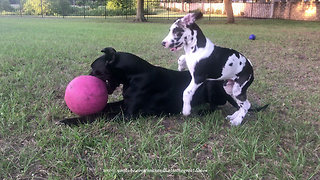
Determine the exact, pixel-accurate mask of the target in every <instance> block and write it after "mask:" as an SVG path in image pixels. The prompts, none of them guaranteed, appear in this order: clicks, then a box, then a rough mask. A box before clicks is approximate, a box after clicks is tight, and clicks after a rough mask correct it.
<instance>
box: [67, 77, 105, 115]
mask: <svg viewBox="0 0 320 180" xmlns="http://www.w3.org/2000/svg"><path fill="white" fill-rule="evenodd" d="M64 100H65V102H66V104H67V106H68V107H69V109H70V110H71V111H72V112H73V113H75V114H77V115H79V116H85V115H90V114H94V113H98V112H100V111H101V110H103V109H104V107H105V106H106V105H107V101H108V93H107V87H106V84H105V82H103V81H102V80H100V79H99V78H96V77H94V76H89V75H82V76H78V77H76V78H74V79H73V80H72V81H71V82H70V83H69V84H68V86H67V88H66V92H65V96H64Z"/></svg>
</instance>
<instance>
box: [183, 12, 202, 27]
mask: <svg viewBox="0 0 320 180" xmlns="http://www.w3.org/2000/svg"><path fill="white" fill-rule="evenodd" d="M202 16H203V14H202V12H201V11H197V12H194V13H189V14H187V15H185V16H184V17H183V18H182V19H181V22H182V23H183V24H184V25H186V26H188V25H190V24H193V23H195V21H196V20H198V19H200V18H202Z"/></svg>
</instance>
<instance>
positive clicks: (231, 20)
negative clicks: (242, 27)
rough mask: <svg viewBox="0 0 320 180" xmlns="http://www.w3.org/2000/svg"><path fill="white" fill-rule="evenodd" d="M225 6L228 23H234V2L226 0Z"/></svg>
mask: <svg viewBox="0 0 320 180" xmlns="http://www.w3.org/2000/svg"><path fill="white" fill-rule="evenodd" d="M223 2H224V7H225V8H226V11H227V22H228V23H234V16H233V9H232V3H231V0H224V1H223Z"/></svg>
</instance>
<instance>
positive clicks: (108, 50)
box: [101, 47, 117, 64]
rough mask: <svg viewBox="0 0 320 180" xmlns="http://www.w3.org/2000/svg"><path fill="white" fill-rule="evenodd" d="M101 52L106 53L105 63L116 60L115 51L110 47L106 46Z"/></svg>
mask: <svg viewBox="0 0 320 180" xmlns="http://www.w3.org/2000/svg"><path fill="white" fill-rule="evenodd" d="M101 52H103V53H105V55H106V58H107V60H106V64H112V63H113V62H114V61H115V60H116V53H117V51H116V50H115V49H113V48H112V47H106V48H104V49H102V50H101Z"/></svg>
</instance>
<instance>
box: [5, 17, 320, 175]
mask: <svg viewBox="0 0 320 180" xmlns="http://www.w3.org/2000/svg"><path fill="white" fill-rule="evenodd" d="M171 22H172V21H171V20H170V21H164V20H151V22H150V23H143V24H136V23H132V22H129V21H125V20H121V21H120V22H117V21H116V20H112V19H108V20H104V19H85V20H84V19H69V18H67V19H54V18H52V19H50V18H46V19H40V18H26V17H23V18H16V17H0V84H1V86H0V179H32V178H35V179H37V178H44V179H86V178H87V179H94V178H103V179H121V178H123V179H319V178H320V173H319V172H320V131H319V125H320V120H319V117H320V111H319V102H320V89H319V85H320V80H319V74H320V68H319V62H320V54H319V50H320V49H319V47H320V41H319V37H320V28H319V23H318V22H300V21H284V20H246V19H237V23H236V24H233V25H230V24H225V23H224V20H214V21H206V20H203V21H201V22H200V23H199V25H200V27H201V28H202V29H203V31H204V33H205V34H206V36H208V37H209V38H210V39H211V40H212V41H213V42H214V43H216V44H217V45H221V46H225V47H230V48H234V49H237V50H239V51H240V52H242V53H243V54H245V55H246V56H247V57H248V58H249V59H250V60H251V61H252V62H253V64H254V68H255V77H256V79H255V82H254V83H253V85H252V86H251V88H250V89H249V100H250V101H251V102H252V104H254V105H259V104H260V105H262V104H265V103H270V107H269V108H268V109H267V110H265V111H263V112H259V113H251V114H250V115H248V116H246V118H245V119H246V122H245V123H244V124H243V125H241V126H239V127H231V126H230V125H229V124H228V122H227V121H226V120H225V119H224V117H225V116H226V115H228V114H230V113H232V112H233V111H234V109H233V108H232V107H231V106H230V105H226V106H223V107H221V108H220V109H219V110H217V111H216V112H215V113H211V114H207V115H204V116H197V115H193V116H191V117H182V116H180V115H176V116H171V117H155V116H154V117H141V118H138V119H137V120H133V121H130V122H124V121H123V119H122V118H121V117H118V118H116V119H113V120H109V121H104V118H101V121H96V122H94V123H93V124H89V125H82V126H80V127H72V128H70V127H65V126H57V125H56V124H55V123H56V122H57V121H58V120H59V119H63V118H66V117H72V116H74V115H73V114H72V113H70V112H69V111H68V109H67V107H66V105H65V103H64V100H63V96H64V89H65V87H66V85H67V84H68V82H69V81H70V80H71V79H73V78H74V77H75V76H77V75H80V74H87V73H88V71H89V69H90V64H91V62H92V61H93V60H94V59H95V58H97V57H98V56H100V55H101V53H100V50H101V49H103V48H104V47H108V46H112V47H114V48H115V49H116V50H118V51H127V52H131V53H134V54H137V55H139V56H141V57H142V58H144V59H146V60H148V61H149V62H150V63H152V64H154V65H160V66H163V67H166V68H170V69H176V68H177V63H176V59H177V57H179V55H180V54H182V53H183V52H179V53H171V52H169V51H168V50H167V49H163V48H162V47H161V40H162V39H163V38H164V37H165V36H166V34H167V32H168V29H169V26H170V24H171ZM251 33H254V34H256V36H257V40H255V41H249V40H248V37H249V35H250V34H251ZM120 98H121V97H120V93H119V92H117V93H115V94H113V95H112V96H110V99H111V101H113V100H117V99H120ZM179 169H180V170H181V171H178V170H179ZM125 170H128V171H130V170H132V171H137V172H123V171H125ZM152 170H153V171H154V172H151V171H152ZM156 170H162V171H166V172H156ZM183 170H184V171H183ZM188 170H198V172H186V171H188Z"/></svg>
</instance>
